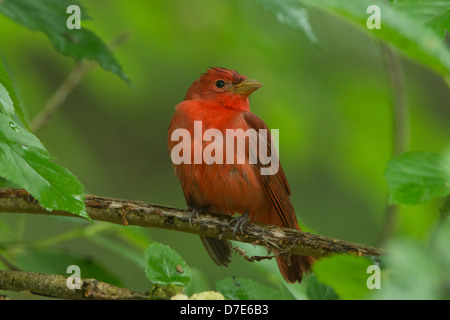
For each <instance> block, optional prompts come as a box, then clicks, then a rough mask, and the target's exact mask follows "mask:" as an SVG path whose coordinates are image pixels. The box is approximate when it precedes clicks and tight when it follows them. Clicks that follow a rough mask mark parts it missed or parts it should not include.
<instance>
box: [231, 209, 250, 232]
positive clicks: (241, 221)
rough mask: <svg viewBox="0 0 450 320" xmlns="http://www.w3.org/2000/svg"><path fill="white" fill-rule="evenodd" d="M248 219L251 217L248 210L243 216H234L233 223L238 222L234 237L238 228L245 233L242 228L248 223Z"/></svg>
mask: <svg viewBox="0 0 450 320" xmlns="http://www.w3.org/2000/svg"><path fill="white" fill-rule="evenodd" d="M248 219H249V214H248V212H246V213H244V214H243V215H242V216H239V217H236V218H233V220H231V223H236V225H235V226H234V229H233V236H234V237H236V233H237V231H238V230H239V232H240V233H244V232H243V230H242V228H243V227H244V225H245V224H246V223H247V221H248Z"/></svg>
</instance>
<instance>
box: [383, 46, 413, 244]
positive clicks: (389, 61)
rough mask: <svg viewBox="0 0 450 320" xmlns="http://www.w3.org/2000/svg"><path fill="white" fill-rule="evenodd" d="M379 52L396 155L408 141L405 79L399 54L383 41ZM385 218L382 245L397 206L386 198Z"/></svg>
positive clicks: (395, 217) (393, 225) (390, 232)
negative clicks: (389, 99) (387, 87)
mask: <svg viewBox="0 0 450 320" xmlns="http://www.w3.org/2000/svg"><path fill="white" fill-rule="evenodd" d="M378 43H379V48H380V54H381V56H382V57H383V60H384V63H385V66H386V69H387V71H388V74H389V82H390V87H391V92H392V94H391V97H392V110H393V113H392V116H393V135H392V141H393V143H392V155H393V157H396V156H398V155H400V154H402V153H403V152H405V151H406V150H407V149H408V143H409V126H408V123H409V121H408V120H409V117H408V104H407V102H406V94H405V79H404V74H403V68H402V62H401V59H400V56H399V55H398V54H397V52H395V51H394V50H393V49H392V48H391V46H390V45H389V44H387V43H384V42H381V41H380V42H378ZM385 208H386V209H385V218H384V223H383V227H382V231H381V234H380V238H379V240H378V245H383V244H384V243H385V242H386V240H387V239H389V238H390V236H391V235H392V233H393V231H394V229H395V225H396V220H397V211H398V207H397V206H396V205H395V204H389V199H386V207H385Z"/></svg>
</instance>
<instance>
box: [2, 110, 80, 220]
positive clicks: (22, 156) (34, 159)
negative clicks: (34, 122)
mask: <svg viewBox="0 0 450 320" xmlns="http://www.w3.org/2000/svg"><path fill="white" fill-rule="evenodd" d="M50 158H51V156H50V154H49V153H48V151H47V150H46V149H45V148H44V146H43V145H42V144H41V142H40V141H39V140H38V138H36V136H34V135H33V134H32V133H30V132H29V131H27V130H25V129H24V128H22V127H21V126H19V125H18V124H17V123H16V122H15V121H14V120H13V119H12V118H11V117H9V116H7V115H5V114H3V113H0V177H4V178H5V179H8V180H9V181H11V182H13V183H15V184H16V185H18V186H19V187H21V188H24V189H25V190H27V191H28V192H29V193H31V195H32V196H33V197H34V198H35V199H37V200H38V201H39V203H40V204H41V205H42V206H43V207H44V208H45V209H47V210H50V211H52V210H63V211H68V212H71V213H74V214H77V215H79V216H82V217H84V218H87V219H89V217H88V215H87V213H86V206H85V203H84V188H83V185H82V184H81V183H80V182H79V181H78V180H77V178H76V177H75V176H74V175H73V174H71V173H70V172H69V171H68V170H67V169H65V168H63V167H60V166H58V165H56V164H54V163H53V162H51V161H50Z"/></svg>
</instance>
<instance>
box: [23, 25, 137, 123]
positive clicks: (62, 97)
mask: <svg viewBox="0 0 450 320" xmlns="http://www.w3.org/2000/svg"><path fill="white" fill-rule="evenodd" d="M128 38H129V33H128V32H125V33H123V34H121V35H119V36H118V37H117V38H116V39H114V40H113V41H112V42H111V44H110V45H109V47H110V48H111V49H114V48H116V47H118V46H120V45H121V44H122V43H124V42H125V41H126V40H127V39H128ZM96 66H97V63H95V62H94V61H80V62H77V64H76V65H75V68H74V69H73V70H72V72H71V73H70V74H69V76H68V77H67V79H66V80H65V81H64V82H63V83H61V85H60V86H59V87H58V89H56V91H55V92H54V93H53V95H52V96H51V97H50V99H49V100H48V101H47V103H46V104H45V106H44V108H43V109H42V110H41V112H39V113H38V114H37V115H36V116H35V117H34V119H33V120H32V121H31V124H30V128H31V130H32V131H33V132H37V131H38V130H40V129H42V128H43V127H44V126H45V125H46V124H47V123H48V122H49V121H50V119H51V118H52V116H53V114H54V113H55V112H56V110H57V109H58V108H59V107H60V106H61V105H62V104H63V103H64V101H66V99H67V97H68V95H69V94H70V93H71V92H72V91H73V90H74V89H75V87H76V86H77V85H78V84H79V83H80V81H81V79H82V78H83V76H84V75H85V74H86V73H88V72H89V71H91V70H92V69H94V68H95V67H96Z"/></svg>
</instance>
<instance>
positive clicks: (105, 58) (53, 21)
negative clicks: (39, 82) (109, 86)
mask: <svg viewBox="0 0 450 320" xmlns="http://www.w3.org/2000/svg"><path fill="white" fill-rule="evenodd" d="M70 5H77V6H79V7H80V10H81V17H82V19H85V18H86V17H87V15H86V14H85V11H86V9H85V8H83V7H82V6H81V5H80V3H79V1H77V0H3V1H2V2H0V12H1V13H3V14H4V15H5V16H7V17H8V18H10V19H11V20H13V21H15V22H17V23H18V24H21V25H22V26H24V27H26V28H28V29H30V30H32V31H40V32H42V33H44V34H45V35H46V36H47V37H48V38H49V39H50V41H51V43H52V44H53V46H54V47H55V49H56V50H58V51H59V52H61V53H62V54H64V55H67V56H69V57H72V58H74V59H75V60H95V61H97V62H98V63H99V64H100V66H101V67H102V68H103V69H105V70H107V71H111V72H113V73H114V74H116V75H117V76H119V77H120V78H122V79H123V80H125V81H126V82H127V83H130V80H129V78H128V77H127V75H126V74H125V73H124V72H123V71H122V67H121V66H120V64H119V62H118V61H117V60H116V58H115V57H114V55H113V54H112V53H111V51H110V50H109V48H108V47H107V45H106V44H105V43H104V42H103V41H102V40H101V39H100V38H99V37H97V35H95V33H93V32H92V31H90V30H88V29H86V28H84V27H83V25H81V29H68V28H67V19H68V18H69V14H67V13H66V10H67V7H68V6H70Z"/></svg>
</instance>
